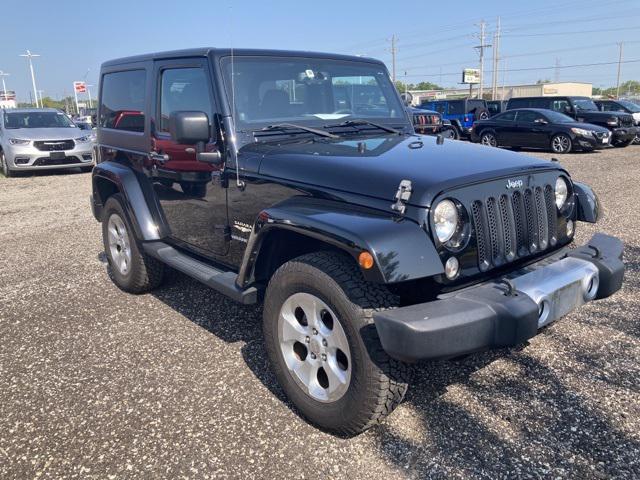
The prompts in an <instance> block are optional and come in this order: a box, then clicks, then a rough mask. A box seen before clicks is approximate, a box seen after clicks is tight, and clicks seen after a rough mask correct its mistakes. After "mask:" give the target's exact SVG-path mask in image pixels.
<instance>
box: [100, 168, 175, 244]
mask: <svg viewBox="0 0 640 480" xmlns="http://www.w3.org/2000/svg"><path fill="white" fill-rule="evenodd" d="M105 181H106V182H111V184H113V185H114V186H115V189H116V190H117V191H118V193H120V194H121V195H122V197H123V198H124V203H125V205H124V208H125V211H126V212H127V215H128V216H129V219H130V220H131V223H132V224H133V228H134V230H135V234H136V238H138V239H139V240H141V241H145V242H146V241H153V240H160V239H162V238H164V237H166V236H167V235H169V233H170V230H169V227H168V224H167V221H166V219H165V217H164V214H163V213H162V208H161V207H160V205H158V204H157V200H156V197H155V195H154V194H153V186H152V185H151V182H149V180H148V178H147V177H146V175H144V174H142V173H140V172H136V171H135V170H133V169H132V168H130V167H129V166H127V165H124V164H122V163H118V162H112V161H107V162H102V163H99V164H97V165H96V166H95V167H94V168H93V174H92V179H91V182H92V186H93V194H92V203H93V211H94V216H95V217H96V219H97V220H98V221H100V220H101V212H102V207H103V206H104V204H105V202H106V201H107V198H108V196H106V195H105V194H104V183H103V182H105Z"/></svg>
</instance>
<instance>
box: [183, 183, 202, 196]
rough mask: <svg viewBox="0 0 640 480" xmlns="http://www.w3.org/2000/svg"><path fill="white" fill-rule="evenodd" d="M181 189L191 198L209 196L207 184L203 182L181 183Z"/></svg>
mask: <svg viewBox="0 0 640 480" xmlns="http://www.w3.org/2000/svg"><path fill="white" fill-rule="evenodd" d="M180 187H181V188H182V191H183V192H184V193H185V194H186V195H188V196H190V197H197V198H203V197H204V196H205V195H206V194H207V184H206V183H203V182H200V183H190V182H181V183H180Z"/></svg>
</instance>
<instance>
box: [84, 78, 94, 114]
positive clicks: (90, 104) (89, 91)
mask: <svg viewBox="0 0 640 480" xmlns="http://www.w3.org/2000/svg"><path fill="white" fill-rule="evenodd" d="M85 86H86V87H87V95H89V108H93V102H91V88H90V87H93V85H89V84H88V83H87V84H85Z"/></svg>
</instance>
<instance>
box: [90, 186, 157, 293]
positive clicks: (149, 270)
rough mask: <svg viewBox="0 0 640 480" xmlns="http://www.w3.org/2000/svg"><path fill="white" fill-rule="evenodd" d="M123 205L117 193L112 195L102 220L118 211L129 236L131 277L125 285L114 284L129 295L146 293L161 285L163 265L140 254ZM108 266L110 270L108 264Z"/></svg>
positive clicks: (105, 220)
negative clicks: (112, 212) (115, 205)
mask: <svg viewBox="0 0 640 480" xmlns="http://www.w3.org/2000/svg"><path fill="white" fill-rule="evenodd" d="M114 203H115V204H117V206H118V207H119V208H117V207H114ZM123 205H124V204H123V200H122V196H121V195H120V194H119V193H117V194H115V195H112V196H111V197H109V199H108V200H107V201H106V203H105V206H104V217H103V219H102V222H103V223H106V222H107V221H108V218H109V213H110V212H111V211H112V210H114V209H115V210H118V213H119V214H120V215H121V216H122V217H123V220H124V222H125V223H126V226H127V230H128V232H127V233H128V234H129V239H130V242H131V247H132V248H131V262H132V264H133V265H132V268H131V272H132V275H133V276H132V277H131V278H130V280H129V281H128V282H127V283H126V284H123V283H121V282H117V283H116V284H117V285H118V287H120V288H121V289H122V290H124V291H126V292H129V293H135V294H139V293H147V292H149V291H151V290H153V289H155V288H157V287H159V286H160V284H162V280H163V279H164V270H165V265H164V263H162V262H161V261H160V260H158V259H156V258H153V257H151V256H149V255H147V254H145V253H144V252H142V250H141V249H140V247H139V244H138V241H137V239H136V237H135V233H134V230H133V228H131V220H130V219H129V216H128V215H127V212H126V211H125V209H124V206H123ZM105 249H106V247H105ZM107 257H108V255H107ZM109 266H110V268H111V265H110V264H109ZM113 276H114V275H113V273H112V277H113Z"/></svg>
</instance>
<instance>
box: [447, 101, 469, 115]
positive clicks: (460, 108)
mask: <svg viewBox="0 0 640 480" xmlns="http://www.w3.org/2000/svg"><path fill="white" fill-rule="evenodd" d="M464 113H465V112H464V103H463V102H460V101H456V102H449V115H464Z"/></svg>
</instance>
